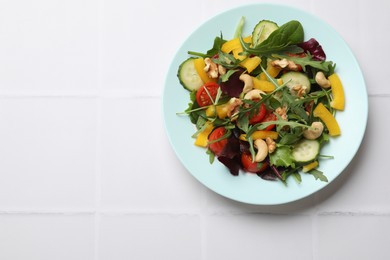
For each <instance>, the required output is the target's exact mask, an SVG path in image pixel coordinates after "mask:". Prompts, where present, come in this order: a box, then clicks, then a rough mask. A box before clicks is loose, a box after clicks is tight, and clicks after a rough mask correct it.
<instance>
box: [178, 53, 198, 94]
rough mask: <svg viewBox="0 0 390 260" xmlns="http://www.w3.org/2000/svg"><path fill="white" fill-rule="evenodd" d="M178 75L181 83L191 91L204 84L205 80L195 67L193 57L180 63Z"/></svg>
mask: <svg viewBox="0 0 390 260" xmlns="http://www.w3.org/2000/svg"><path fill="white" fill-rule="evenodd" d="M177 77H178V78H179V81H180V84H181V85H183V87H184V88H186V89H187V90H189V91H194V90H198V89H199V88H200V87H201V86H202V85H203V81H202V79H201V78H200V76H199V74H198V72H197V71H196V69H195V63H194V58H193V57H191V58H188V59H186V60H185V61H183V63H182V64H180V66H179V70H178V72H177Z"/></svg>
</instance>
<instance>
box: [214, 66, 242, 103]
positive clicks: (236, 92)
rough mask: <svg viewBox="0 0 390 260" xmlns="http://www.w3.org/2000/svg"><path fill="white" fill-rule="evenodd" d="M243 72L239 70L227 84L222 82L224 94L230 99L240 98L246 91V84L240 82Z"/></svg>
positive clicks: (231, 76)
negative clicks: (243, 91) (244, 90)
mask: <svg viewBox="0 0 390 260" xmlns="http://www.w3.org/2000/svg"><path fill="white" fill-rule="evenodd" d="M241 73H242V71H241V70H237V71H236V72H234V73H233V74H232V75H230V77H229V79H228V80H226V81H225V82H220V84H219V85H220V86H221V90H222V93H224V94H226V95H228V96H229V97H236V98H238V97H239V96H240V94H241V92H242V90H243V89H244V82H243V81H241V80H240V75H241Z"/></svg>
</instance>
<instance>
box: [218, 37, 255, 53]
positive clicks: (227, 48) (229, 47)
mask: <svg viewBox="0 0 390 260" xmlns="http://www.w3.org/2000/svg"><path fill="white" fill-rule="evenodd" d="M243 40H244V42H245V43H251V42H252V35H250V36H247V37H245V38H243ZM235 49H241V52H242V46H241V42H240V38H234V39H232V40H230V41H227V42H225V43H224V44H222V46H221V51H222V52H224V53H230V52H232V51H233V50H235Z"/></svg>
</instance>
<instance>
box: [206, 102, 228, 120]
mask: <svg viewBox="0 0 390 260" xmlns="http://www.w3.org/2000/svg"><path fill="white" fill-rule="evenodd" d="M227 112H228V110H227V105H226V104H223V105H218V106H214V105H213V106H209V107H208V108H207V109H206V116H207V117H215V116H217V117H218V118H220V119H224V118H226V117H227Z"/></svg>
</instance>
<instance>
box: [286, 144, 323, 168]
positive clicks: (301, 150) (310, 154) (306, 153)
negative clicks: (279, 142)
mask: <svg viewBox="0 0 390 260" xmlns="http://www.w3.org/2000/svg"><path fill="white" fill-rule="evenodd" d="M319 153H320V142H318V141H317V140H308V139H302V140H301V141H299V142H298V143H297V144H295V145H294V148H293V150H292V157H293V158H294V160H295V161H296V162H302V163H304V162H311V161H313V160H315V159H316V158H317V156H318V154H319Z"/></svg>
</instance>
